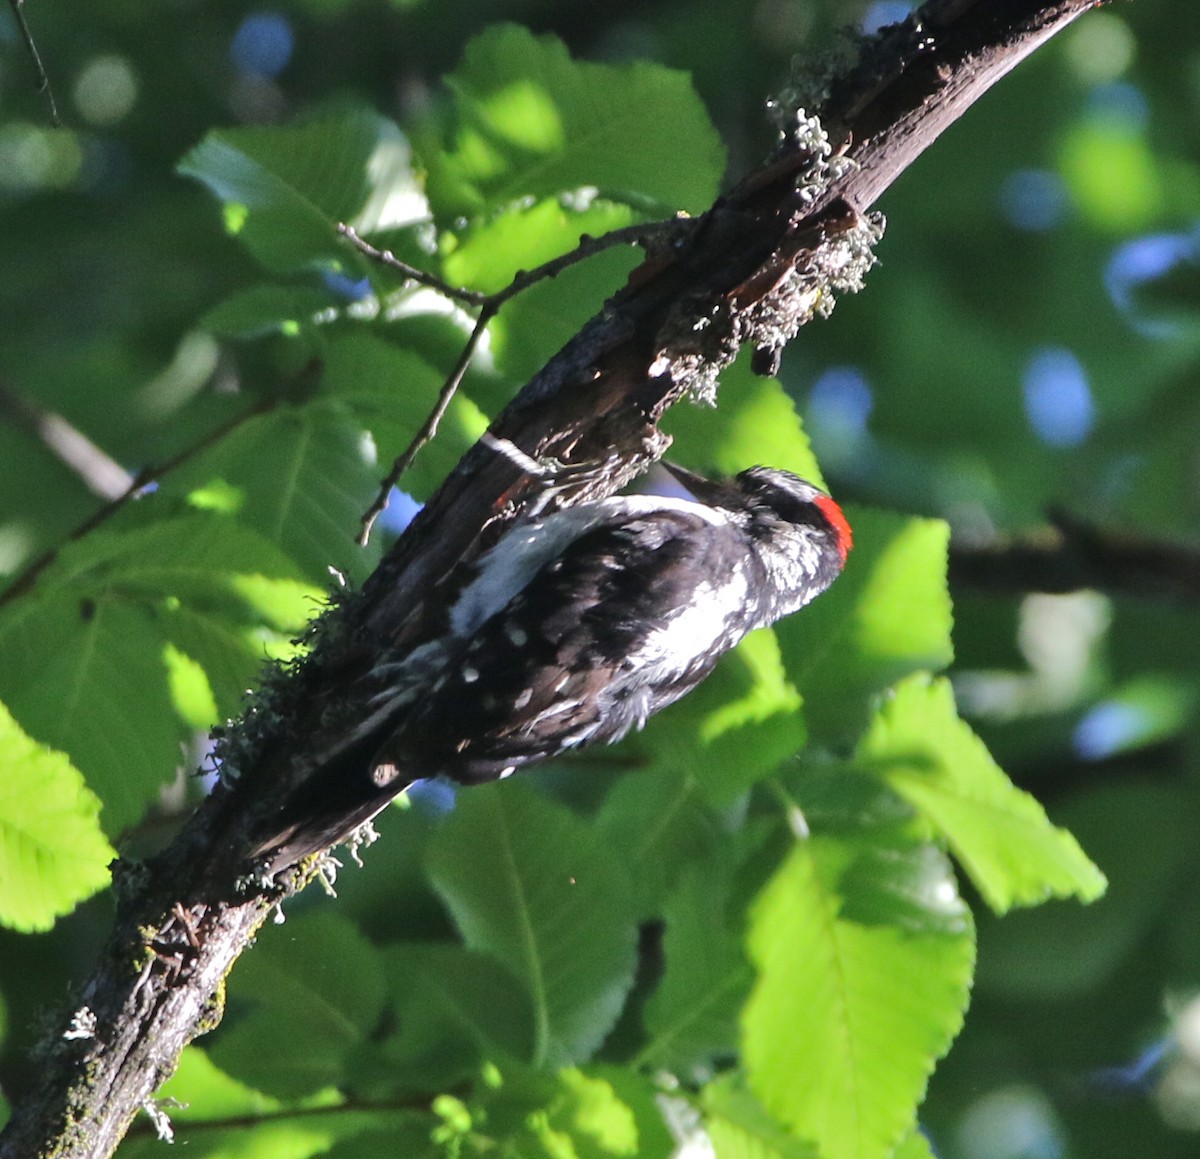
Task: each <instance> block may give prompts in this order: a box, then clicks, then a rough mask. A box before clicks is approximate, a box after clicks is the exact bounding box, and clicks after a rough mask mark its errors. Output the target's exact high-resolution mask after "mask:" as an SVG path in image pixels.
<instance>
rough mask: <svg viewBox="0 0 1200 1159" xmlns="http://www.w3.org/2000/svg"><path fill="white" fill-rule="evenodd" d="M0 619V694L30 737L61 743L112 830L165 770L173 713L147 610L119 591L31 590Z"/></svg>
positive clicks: (178, 734)
mask: <svg viewBox="0 0 1200 1159" xmlns="http://www.w3.org/2000/svg"><path fill="white" fill-rule="evenodd" d="M8 610H9V612H10V613H11V614H10V615H9V616H7V617H5V618H3V619H0V652H2V653H3V654H4V656H5V659H6V663H5V664H4V665H2V666H0V699H2V700H3V701H5V703H7V705H8V707H9V709H10V711H11V712H12V714H13V716H14V717H15V718H16V719H17V720H18V721H19V722H20V724H21V727H22V728H23V729H25V731H26V732H28V733H29V734H30V735H31V736H32V737H34V738H35V739H36V740H38V741H40V742H41V743H42V744H45V745H49V746H51V747H53V748H57V749H62V750H63V751H65V752H66V753H67V754H68V755H69V756H70V758H71V762H72V763H73V764H74V765H75V767H76V768H78V769H79V770H80V772H82V773H83V774H84V776H85V777H87V779H88V783H89V784H90V785H91V787H92V788H93V789H94V790H95V791H96V793H97V794H98V795H99V797H100V799H101V800H102V801H103V802H104V814H103V816H104V827H105V830H106V832H108V833H109V834H115V833H118V832H120V831H121V830H122V829H124V828H125V827H126V826H128V825H130V824H133V823H134V822H136V821H137V820H139V819H140V818H141V816H142V813H143V812H144V810H145V808H146V805H147V804H148V802H149V801H150V800H151V799H153V798H154V797H155V796H156V795H157V793H158V792H159V791H160V789H161V788H162V786H163V785H164V784H166V783H167V782H168V781H169V780H171V778H172V777H174V775H175V770H176V768H177V766H178V765H179V763H180V757H181V753H180V742H181V741H182V740H183V736H184V730H183V726H182V722H181V721H180V720H179V719H178V717H177V716H176V715H175V710H174V705H173V704H172V702H171V697H170V692H169V689H168V685H167V670H166V666H165V663H164V660H163V640H162V636H161V634H160V632H159V629H158V625H157V623H156V622H155V617H154V614H153V609H151V608H149V607H146V606H144V605H141V604H139V603H137V602H133V601H130V600H127V599H125V598H123V597H122V596H121V595H120V594H119V593H103V594H97V595H95V596H88V595H73V594H71V593H70V592H69V591H58V592H51V593H48V594H44V595H43V594H40V593H38V594H36V595H32V596H30V597H27V598H26V599H24V600H22V601H21V602H20V604H15V605H10V607H9V609H8Z"/></svg>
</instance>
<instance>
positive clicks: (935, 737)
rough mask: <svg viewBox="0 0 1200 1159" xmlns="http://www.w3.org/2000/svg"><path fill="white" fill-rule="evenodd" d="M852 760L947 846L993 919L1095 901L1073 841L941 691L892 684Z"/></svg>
mask: <svg viewBox="0 0 1200 1159" xmlns="http://www.w3.org/2000/svg"><path fill="white" fill-rule="evenodd" d="M857 757H858V760H859V761H860V762H861V763H863V764H865V765H867V766H869V767H871V768H873V769H874V770H876V772H877V773H878V774H879V775H880V776H881V777H882V778H883V779H884V780H885V781H886V782H887V783H888V784H889V785H890V786H891V787H892V788H893V789H894V790H895V791H896V792H897V793H899V794H900V796H902V797H903V798H904V799H905V800H906V801H908V802H909V803H910V804H911V805H912V806H913V807H914V808H915V809H916V810H917V811H918V812H919V813H920V814H921V816H922V817H924V818H925V819H926V820H927V821H928V822H929V823H930V824H931V825H933V826H934V828H935V829H936V830H937V831H938V832H939V833H940V834H941V835H942V836H944V837H945V839H946V841H947V842H948V843H949V845H950V848H951V849H952V850H953V851H954V855H955V857H957V858H958V860H959V861H960V862H961V863H962V866H963V868H964V869H965V870H966V871H967V873H968V874H970V877H971V880H972V881H973V882H974V883H975V886H976V887H977V888H978V890H979V892H980V893H981V894H982V895H983V897H984V899H985V900H986V901H987V903H988V905H989V906H991V908H992V909H994V910H995V911H996V912H998V913H1003V912H1004V911H1005V910H1007V909H1009V908H1011V907H1012V906H1014V905H1032V904H1035V903H1037V902H1041V901H1045V900H1046V899H1047V898H1048V897H1071V896H1074V897H1078V898H1079V899H1080V900H1081V901H1094V900H1095V899H1096V898H1098V897H1099V896H1100V895H1101V894H1103V892H1104V888H1105V880H1104V875H1103V874H1102V873H1101V872H1100V871H1099V870H1098V869H1097V868H1096V867H1095V866H1094V865H1093V864H1092V863H1091V861H1089V860H1088V858H1087V856H1086V855H1085V854H1084V852H1083V850H1082V849H1080V848H1079V843H1078V842H1077V841H1076V840H1075V838H1074V837H1072V836H1071V834H1070V833H1068V832H1066V831H1065V830H1063V829H1058V828H1056V827H1055V826H1054V825H1052V824H1051V823H1050V821H1049V820H1048V819H1047V817H1046V813H1045V811H1044V810H1043V809H1042V807H1041V805H1039V804H1038V803H1037V801H1035V800H1034V799H1033V797H1031V796H1030V795H1029V794H1028V793H1024V792H1022V791H1021V790H1020V789H1018V788H1016V786H1015V785H1013V783H1012V782H1011V781H1010V780H1009V779H1008V778H1007V777H1006V776H1005V775H1004V773H1003V771H1002V770H1001V769H1000V768H999V766H998V765H997V764H996V763H995V761H993V760H992V757H991V754H990V753H989V752H988V751H987V748H986V747H985V746H984V744H983V742H982V741H981V740H980V739H979V738H978V737H977V736H976V735H975V734H974V733H973V732H972V731H971V729H970V727H969V726H968V725H967V724H966V722H964V721H962V720H960V719H959V718H958V713H957V710H956V708H955V705H954V693H953V691H952V690H951V688H950V684H949V682H948V681H946V680H932V681H931V680H930V679H929V678H928V677H927V676H924V675H914V676H912V677H910V678H909V679H907V680H905V681H903V682H902V683H901V684H899V685H898V686H897V688H896V690H895V693H894V695H893V696H892V697H890V698H889V699H888V700H887V701H885V703H884V704H883V705H882V707H881V708H880V710H879V712H878V713H877V715H876V717H875V720H874V721H873V722H872V724H871V728H870V730H869V731H868V733H867V735H866V736H865V737H864V738H863V740H862V743H861V744H860V745H859V748H858V752H857Z"/></svg>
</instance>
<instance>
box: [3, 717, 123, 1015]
mask: <svg viewBox="0 0 1200 1159" xmlns="http://www.w3.org/2000/svg"><path fill="white" fill-rule="evenodd" d="M0 754H2V755H0V765H3V767H4V776H3V777H0V924H3V925H6V926H8V927H10V928H11V929H15V930H20V931H22V932H23V933H29V932H31V931H34V930H48V929H49V928H50V927H51V926H52V925H53V924H54V919H55V918H56V917H58V916H60V915H61V914H65V913H69V912H70V911H71V910H72V909H74V907H75V906H76V904H78V903H79V902H81V901H83V900H84V898H87V897H90V896H91V895H92V894H93V893H95V892H96V891H97V890H101V889H103V888H104V887H105V886H106V885H108V881H109V872H108V865H109V862H110V861H112V860H113V858H114V857H116V855H117V854H116V851H115V850H114V849H113V848H112V846H111V845H109V843H108V842H107V841H106V840H105V839H104V834H103V832H102V831H101V829H100V823H99V812H100V802H99V801H98V800H97V799H96V797H95V796H94V795H93V794H92V793H91V792H90V791H89V790H88V789H87V787H86V786H85V785H84V783H83V777H82V776H80V774H79V772H78V771H77V770H76V769H74V768H72V767H71V763H70V762H69V761H68V760H67V758H66V757H65V756H63V754H62V753H57V752H52V751H51V750H50V749H48V748H45V747H43V746H42V745H39V744H37V743H35V742H34V741H33V740H31V739H30V738H29V737H28V736H27V735H26V734H25V733H24V732H22V731H21V729H20V727H19V726H18V725H17V722H16V721H15V720H13V718H12V717H11V716H10V715H9V713H8V710H7V709H6V708H5V707H4V706H3V705H2V704H0ZM0 1014H2V1011H0Z"/></svg>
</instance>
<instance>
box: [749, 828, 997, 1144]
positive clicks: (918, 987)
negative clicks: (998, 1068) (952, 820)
mask: <svg viewBox="0 0 1200 1159" xmlns="http://www.w3.org/2000/svg"><path fill="white" fill-rule="evenodd" d="M901 848H902V847H901ZM845 864H846V849H845V846H844V845H843V844H842V843H841V842H832V841H828V840H826V839H822V838H810V839H807V840H803V841H799V842H797V844H796V845H795V847H794V849H793V850H792V853H791V855H790V856H789V857H788V858H787V860H786V862H785V863H784V864H783V866H782V867H781V868H780V869H779V871H778V872H777V873H776V874H775V876H774V877H773V878H772V880H771V881H770V882H769V883H768V885H767V887H766V889H765V890H764V891H763V893H762V895H761V896H760V898H759V899H758V901H757V902H756V904H755V906H754V910H753V913H752V915H751V925H750V931H749V936H748V948H749V952H750V956H751V958H752V959H753V961H754V964H755V967H756V969H757V973H758V980H757V982H756V984H755V987H754V990H753V992H752V994H751V996H750V1000H749V1002H748V1003H747V1005H746V1007H745V1010H744V1013H743V1018H742V1031H743V1058H744V1061H745V1065H746V1068H747V1074H748V1078H749V1083H750V1087H751V1089H752V1090H753V1091H754V1093H755V1094H756V1095H757V1096H758V1098H759V1099H760V1100H761V1102H762V1104H763V1106H764V1107H765V1108H766V1110H767V1111H768V1112H770V1114H771V1115H773V1116H774V1117H775V1118H776V1119H778V1120H779V1121H780V1122H782V1123H784V1124H785V1125H786V1126H788V1127H789V1129H790V1130H791V1131H792V1132H793V1133H794V1134H795V1135H796V1136H797V1137H798V1138H801V1139H807V1140H810V1141H812V1142H813V1143H815V1144H816V1145H817V1147H818V1149H819V1152H820V1154H821V1155H822V1156H823V1157H825V1159H886V1157H887V1156H889V1155H890V1154H891V1152H892V1150H893V1149H894V1148H895V1146H896V1145H897V1144H898V1143H899V1141H900V1139H901V1137H902V1135H903V1133H904V1132H905V1131H906V1130H907V1129H908V1128H909V1126H910V1125H911V1123H912V1121H913V1115H914V1113H915V1109H916V1107H917V1105H918V1103H919V1101H920V1099H921V1097H922V1095H923V1093H924V1088H925V1083H926V1081H927V1079H928V1077H929V1074H930V1072H931V1071H932V1069H933V1064H934V1062H935V1061H936V1060H937V1059H938V1058H939V1057H940V1056H941V1055H942V1054H943V1053H944V1052H945V1050H946V1048H947V1047H948V1045H949V1043H950V1041H951V1040H952V1038H953V1037H954V1035H955V1034H956V1033H957V1031H958V1028H959V1026H960V1025H961V1022H962V1015H963V1011H964V1009H965V1007H966V1001H967V994H968V990H969V986H970V979H971V971H972V966H973V964H974V940H973V937H972V935H971V931H970V925H969V916H968V915H967V912H966V909H965V907H964V906H963V905H962V903H961V902H959V901H958V900H957V894H956V891H955V888H954V882H953V877H952V875H951V874H950V873H949V870H948V867H947V866H946V865H945V863H944V862H943V865H942V869H941V876H940V883H939V885H938V887H937V888H935V890H934V892H933V893H932V894H931V896H930V897H929V901H930V904H931V909H932V915H931V919H932V920H931V924H930V927H929V928H928V929H927V930H914V929H912V928H907V929H906V928H904V927H903V926H902V925H897V924H891V923H888V922H878V921H873V923H872V924H869V925H867V924H862V923H860V922H859V921H857V920H852V919H851V918H849V917H848V916H847V915H846V913H844V912H843V896H844V895H845V896H854V897H855V900H856V904H857V907H858V908H859V909H860V910H879V911H881V912H884V911H886V910H887V908H888V905H889V899H888V898H887V897H886V896H885V897H884V898H881V899H879V900H878V901H877V902H875V903H871V902H869V901H868V899H867V897H866V893H867V891H869V890H870V889H872V888H876V889H877V888H878V887H879V884H880V883H879V882H878V881H876V882H875V883H871V882H869V881H867V880H865V879H859V880H856V881H853V882H839V877H840V875H841V874H842V872H843V870H844V867H845ZM939 893H940V894H941V895H944V896H939ZM951 914H952V915H953V917H954V918H955V919H956V921H955V922H954V923H950V922H948V921H947V920H946V918H947V917H948V916H950V915H951Z"/></svg>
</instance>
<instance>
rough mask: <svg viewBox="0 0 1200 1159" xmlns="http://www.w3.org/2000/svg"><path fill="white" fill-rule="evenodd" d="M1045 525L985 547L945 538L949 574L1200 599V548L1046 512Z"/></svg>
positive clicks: (957, 579) (1016, 588)
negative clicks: (948, 546) (1047, 523)
mask: <svg viewBox="0 0 1200 1159" xmlns="http://www.w3.org/2000/svg"><path fill="white" fill-rule="evenodd" d="M1050 518H1051V526H1050V528H1048V529H1047V530H1046V531H1045V532H1043V533H1039V534H1038V535H1036V536H1031V537H1028V538H1025V539H1018V540H1013V541H1007V542H1001V543H996V544H989V545H987V546H986V547H961V546H955V545H952V546H951V550H950V579H951V582H952V583H961V584H969V585H970V586H972V587H975V588H979V589H980V590H982V591H989V592H1002V593H1012V592H1021V593H1023V592H1050V593H1062V592H1077V591H1079V590H1080V589H1081V588H1095V589H1097V590H1098V591H1105V592H1110V593H1112V594H1114V595H1128V596H1137V597H1141V598H1149V599H1169V600H1175V601H1178V602H1180V603H1188V604H1192V603H1196V602H1197V601H1200V551H1197V550H1196V549H1195V548H1193V547H1186V546H1184V545H1182V544H1178V543H1167V542H1164V541H1163V540H1158V539H1149V538H1147V537H1145V536H1141V535H1136V534H1134V533H1133V532H1130V531H1124V530H1120V529H1113V528H1103V527H1098V526H1096V525H1095V524H1091V523H1087V522H1085V521H1084V520H1081V519H1077V518H1076V517H1075V516H1072V515H1068V514H1067V513H1066V512H1063V511H1053V512H1051V516H1050Z"/></svg>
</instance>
